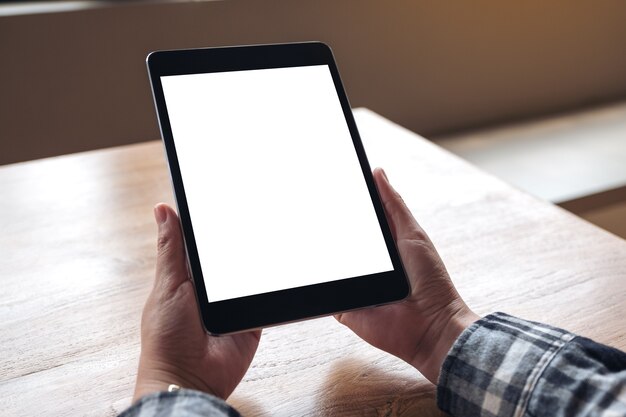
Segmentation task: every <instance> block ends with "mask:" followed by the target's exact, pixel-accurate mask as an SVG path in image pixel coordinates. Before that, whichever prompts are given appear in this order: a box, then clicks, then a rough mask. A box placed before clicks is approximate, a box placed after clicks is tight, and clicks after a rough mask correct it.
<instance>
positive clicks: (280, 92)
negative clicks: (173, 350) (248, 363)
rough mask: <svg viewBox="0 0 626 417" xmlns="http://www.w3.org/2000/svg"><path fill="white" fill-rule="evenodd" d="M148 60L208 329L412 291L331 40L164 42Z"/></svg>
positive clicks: (354, 305) (256, 324)
mask: <svg viewBox="0 0 626 417" xmlns="http://www.w3.org/2000/svg"><path fill="white" fill-rule="evenodd" d="M148 68H149V73H150V79H151V82H152V87H153V92H154V98H155V103H156V107H157V112H158V116H159V122H160V126H161V132H162V136H163V140H164V144H165V149H166V153H167V158H168V163H169V166H170V172H171V177H172V183H173V187H174V192H175V197H176V202H177V206H178V211H179V215H180V218H181V224H182V230H183V236H184V241H185V246H186V250H187V257H188V262H189V269H190V271H191V274H192V277H193V281H194V284H195V289H196V296H197V300H198V304H199V306H200V311H201V316H202V321H203V324H204V326H205V328H206V329H207V330H208V331H209V332H210V333H213V334H226V333H233V332H240V331H244V330H248V329H254V328H261V327H266V326H269V325H274V324H278V323H284V322H290V321H294V320H301V319H305V318H310V317H317V316H322V315H328V314H334V313H337V312H341V311H348V310H354V309H358V308H362V307H366V306H372V305H379V304H386V303H390V302H393V301H397V300H400V299H403V298H404V297H406V296H407V295H408V293H409V285H408V282H407V279H406V277H405V275H404V271H403V268H402V265H401V263H400V258H399V256H398V253H397V250H396V247H395V244H394V242H393V238H392V235H391V231H390V229H389V225H388V224H387V220H386V218H385V215H384V210H383V207H382V204H381V202H380V199H379V196H378V193H377V191H376V188H375V186H374V183H373V181H372V175H371V171H370V167H369V164H368V162H367V159H366V156H365V152H364V150H363V147H362V144H361V141H360V138H359V135H358V131H357V128H356V125H355V123H354V119H353V117H352V113H351V110H350V106H349V104H348V101H347V98H346V96H345V93H344V91H343V87H342V85H341V81H340V78H339V74H338V72H337V68H336V66H335V63H334V60H333V58H332V53H331V52H330V49H329V48H328V47H327V46H325V45H323V44H320V43H305V44H286V45H266V46H249V47H233V48H209V49H198V50H181V51H163V52H155V53H152V54H150V56H149V57H148Z"/></svg>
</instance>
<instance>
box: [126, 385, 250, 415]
mask: <svg viewBox="0 0 626 417" xmlns="http://www.w3.org/2000/svg"><path fill="white" fill-rule="evenodd" d="M118 417H241V415H240V414H239V413H238V412H237V410H235V409H234V408H232V407H231V406H229V405H228V404H226V403H225V402H224V401H222V400H220V399H219V398H217V397H214V396H212V395H209V394H205V393H203V392H200V391H193V390H188V389H182V390H180V391H175V392H165V391H164V392H157V393H154V394H150V395H146V396H144V397H142V398H141V400H139V401H138V402H137V403H135V404H134V405H133V406H132V407H130V408H128V409H126V411H124V412H123V413H122V414H120V415H119V416H118Z"/></svg>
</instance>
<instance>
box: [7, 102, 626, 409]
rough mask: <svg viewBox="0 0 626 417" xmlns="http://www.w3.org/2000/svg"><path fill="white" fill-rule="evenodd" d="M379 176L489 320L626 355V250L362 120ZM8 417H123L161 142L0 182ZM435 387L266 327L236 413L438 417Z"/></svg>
mask: <svg viewBox="0 0 626 417" xmlns="http://www.w3.org/2000/svg"><path fill="white" fill-rule="evenodd" d="M356 116H357V121H358V124H359V128H360V131H361V134H362V136H363V141H364V143H365V145H366V150H367V153H368V156H369V158H370V161H371V165H372V166H384V167H385V169H386V171H387V174H388V176H389V178H390V180H391V182H392V183H393V184H395V185H396V187H397V189H398V190H399V191H400V192H401V193H402V194H403V196H404V198H405V200H406V201H407V203H408V205H409V207H410V208H411V209H412V210H413V212H414V214H415V216H416V217H417V219H418V220H419V221H420V223H421V224H422V225H423V226H424V228H425V229H426V230H427V231H428V232H429V234H430V236H431V238H432V239H433V241H434V243H435V244H436V246H437V247H438V249H439V251H440V253H441V255H442V257H443V259H444V261H445V262H446V265H447V266H448V268H449V270H450V273H451V275H452V277H453V280H454V282H455V283H456V285H457V286H458V288H459V291H460V292H461V294H462V295H463V297H464V298H465V299H466V300H467V302H468V303H469V305H470V306H471V307H473V308H474V309H475V310H476V311H477V312H478V313H479V314H486V313H489V312H491V311H496V310H499V311H506V312H508V313H511V314H516V315H519V316H522V317H525V318H528V319H533V320H539V321H545V322H549V323H551V324H554V325H557V326H561V327H565V328H568V329H570V330H572V331H575V332H578V333H580V334H583V335H585V336H588V337H591V338H593V339H596V340H598V341H600V342H603V343H607V344H609V345H612V346H615V347H618V348H621V349H624V348H626V326H625V325H624V324H625V321H624V317H625V316H626V303H625V302H624V300H625V299H626V298H625V295H626V279H625V278H626V242H624V241H623V240H622V239H619V238H617V237H615V236H613V235H611V234H609V233H607V232H604V231H603V230H601V229H599V228H597V227H595V226H593V225H591V224H589V223H587V222H585V221H583V220H581V219H579V218H577V217H575V216H574V215H572V214H569V213H568V212H566V211H565V210H562V209H560V208H558V207H555V206H553V205H551V204H549V203H546V202H543V201H540V200H537V199H535V198H533V197H530V196H528V195H526V194H523V193H521V192H519V191H517V190H515V189H513V188H511V187H510V186H508V185H507V184H504V183H503V182H501V181H499V180H497V179H495V178H493V177H491V176H488V175H486V174H484V173H482V172H481V171H479V170H477V169H476V168H474V167H472V166H470V165H469V164H467V163H465V162H463V161H461V160H460V159H458V158H457V157H455V156H453V155H451V154H449V153H448V152H446V151H444V150H442V149H440V148H438V147H437V146H435V145H433V144H431V143H429V142H427V141H425V140H423V139H421V138H420V137H418V136H417V135H415V134H413V133H411V132H409V131H407V130H405V129H402V128H400V127H398V126H396V125H394V124H392V123H390V122H388V121H386V120H385V119H383V118H381V117H379V116H377V115H375V114H374V113H371V112H369V111H367V110H357V111H356ZM0 190H1V193H2V194H1V195H2V203H1V204H0V253H1V254H2V256H1V257H0V288H1V290H0V337H1V339H0V340H1V342H0V409H1V410H2V413H3V414H4V415H10V416H33V415H44V416H47V415H50V416H59V415H85V416H103V415H104V416H113V415H115V414H116V413H118V412H120V411H122V410H123V409H124V408H125V407H126V406H128V405H129V404H130V398H131V395H132V387H133V384H134V378H135V373H136V366H137V358H138V354H139V332H138V330H139V319H140V313H141V309H142V306H143V303H144V300H145V298H146V296H147V293H148V290H149V288H150V285H151V282H152V278H153V270H154V259H155V241H156V239H155V234H156V227H155V225H154V223H153V217H152V207H153V205H154V204H155V203H156V202H158V201H166V202H170V203H171V202H172V195H171V188H170V184H169V179H168V173H167V168H166V165H165V161H164V157H163V151H162V146H161V144H160V143H158V142H150V143H146V144H141V145H132V146H126V147H122V148H114V149H109V150H102V151H94V152H88V153H83V154H77V155H70V156H64V157H58V158H53V159H47V160H40V161H34V162H28V163H23V164H16V165H11V166H6V167H2V168H0ZM434 395H435V391H434V387H433V386H432V385H431V384H429V383H428V382H427V381H426V380H425V379H424V378H423V377H422V376H421V375H420V374H419V373H418V372H417V371H415V370H414V369H412V368H410V367H409V366H407V365H405V364H404V363H403V362H401V361H400V360H397V359H395V358H393V357H391V356H389V355H387V354H385V353H383V352H381V351H378V350H377V349H375V348H372V347H370V346H369V345H367V344H366V343H364V342H362V341H361V340H360V339H358V338H357V337H356V336H354V335H353V334H352V333H351V332H350V331H348V330H347V329H345V328H344V327H342V326H341V325H339V324H338V323H337V322H335V320H334V319H332V318H322V319H317V320H311V321H307V322H302V323H295V324H290V325H285V326H279V327H274V328H270V329H267V330H265V331H264V335H263V338H262V340H261V345H260V347H259V351H258V353H257V355H256V357H255V359H254V362H253V364H252V367H251V368H250V370H249V372H248V373H247V375H246V376H245V378H244V381H243V383H242V384H241V385H240V386H239V387H238V388H237V390H236V391H235V393H234V394H233V395H232V396H231V398H230V399H229V402H230V403H231V404H233V405H235V406H236V407H237V408H238V409H240V411H241V412H242V413H243V414H244V415H246V416H269V415H272V416H276V415H277V416H294V415H308V416H326V415H340V416H341V415H346V416H348V415H367V416H435V415H440V413H439V411H438V410H437V408H436V406H435V402H434Z"/></svg>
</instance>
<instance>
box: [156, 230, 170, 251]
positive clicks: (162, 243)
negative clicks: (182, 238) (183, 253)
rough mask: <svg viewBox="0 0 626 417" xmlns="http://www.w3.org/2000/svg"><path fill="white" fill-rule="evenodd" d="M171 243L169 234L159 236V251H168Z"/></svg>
mask: <svg viewBox="0 0 626 417" xmlns="http://www.w3.org/2000/svg"><path fill="white" fill-rule="evenodd" d="M170 245H171V239H170V237H169V236H167V235H165V234H162V235H159V237H158V238H157V251H158V252H159V253H163V252H167V251H168V250H169V247H170Z"/></svg>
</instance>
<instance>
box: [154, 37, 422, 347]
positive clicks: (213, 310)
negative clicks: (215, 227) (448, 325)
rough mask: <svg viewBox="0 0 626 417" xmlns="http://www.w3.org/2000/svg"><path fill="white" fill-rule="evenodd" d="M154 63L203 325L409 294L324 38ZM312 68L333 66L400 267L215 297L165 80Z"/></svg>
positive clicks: (292, 316)
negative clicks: (212, 297)
mask: <svg viewBox="0 0 626 417" xmlns="http://www.w3.org/2000/svg"><path fill="white" fill-rule="evenodd" d="M146 62H147V66H148V73H149V76H150V82H151V85H152V92H153V97H154V101H155V106H156V110H157V116H158V119H159V125H160V128H161V136H162V138H163V143H164V146H165V151H166V155H167V161H168V164H169V168H170V176H171V181H172V186H173V188H174V195H175V199H176V204H177V208H178V213H179V216H180V221H181V226H182V231H183V237H184V240H185V247H186V251H187V259H188V263H189V269H190V272H191V275H192V278H193V282H194V284H195V289H196V297H197V300H198V305H199V309H200V313H201V316H202V322H203V325H204V327H205V328H206V330H207V331H208V332H209V333H211V334H216V335H221V334H229V333H237V332H241V331H246V330H250V329H256V328H263V327H268V326H272V325H277V324H281V323H287V322H293V321H298V320H303V319H307V318H313V317H320V316H325V315H329V314H336V313H338V312H343V311H348V310H354V309H358V308H363V307H369V306H374V305H381V304H387V303H390V302H394V301H398V300H402V299H404V298H405V297H406V296H408V294H409V292H410V286H409V282H408V280H407V279H406V275H405V272H404V269H403V267H402V263H401V261H400V257H399V255H398V251H397V249H396V246H395V243H394V240H393V236H392V234H391V230H390V228H389V225H388V223H387V219H386V217H385V213H384V208H383V205H382V203H381V201H380V197H379V195H378V192H377V190H376V186H375V185H374V180H373V177H372V172H371V169H370V166H369V162H368V161H367V157H366V155H365V150H364V149H363V145H362V143H361V139H360V136H359V133H358V130H357V127H356V123H355V121H354V117H353V115H352V110H351V108H350V104H349V102H348V98H347V96H346V94H345V92H344V89H343V85H342V83H341V79H340V77H339V72H338V70H337V66H336V64H335V60H334V58H333V55H332V51H331V50H330V48H329V47H328V46H327V45H325V44H323V43H320V42H306V43H291V44H274V45H251V46H236V47H219V48H203V49H186V50H170V51H156V52H152V53H150V54H149V55H148V57H147V59H146ZM311 65H328V68H329V69H330V73H331V75H332V79H333V82H334V85H335V91H336V93H337V96H338V98H339V101H340V103H341V108H342V110H343V114H344V118H345V120H346V123H347V125H348V129H349V131H350V135H351V137H352V142H353V144H354V147H355V151H356V153H357V156H358V159H359V162H360V165H361V169H362V172H363V176H364V178H365V182H366V184H367V187H368V190H369V193H370V196H371V199H372V203H373V206H374V209H375V211H376V216H377V218H378V223H379V225H380V227H381V230H382V233H383V236H384V239H385V243H386V245H387V251H388V253H389V256H390V258H391V262H392V265H393V268H394V269H393V271H389V272H383V273H377V274H372V275H366V276H358V277H352V278H345V279H341V280H338V281H330V282H324V283H321V284H314V285H308V286H304V287H298V288H291V289H285V290H281V291H275V292H270V293H264V294H257V295H251V296H246V297H240V298H235V299H230V300H223V301H217V302H210V301H208V297H207V293H206V288H205V284H204V278H203V275H202V268H201V265H200V258H199V256H198V249H197V247H196V241H195V237H194V232H193V227H192V223H191V218H190V215H189V208H188V206H187V199H186V196H185V189H184V185H183V182H182V177H181V173H180V167H179V164H178V158H177V155H176V147H175V140H174V138H173V135H172V130H171V126H170V120H169V117H168V113H167V105H166V102H165V97H164V94H163V87H162V84H161V77H163V76H168V75H185V74H201V73H210V72H228V71H245V70H254V69H271V68H283V67H299V66H311Z"/></svg>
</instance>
